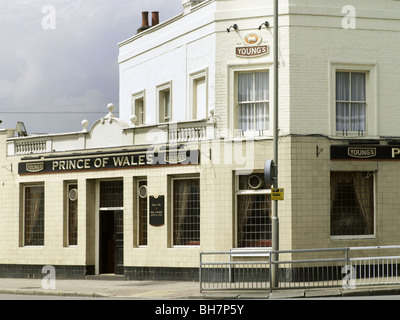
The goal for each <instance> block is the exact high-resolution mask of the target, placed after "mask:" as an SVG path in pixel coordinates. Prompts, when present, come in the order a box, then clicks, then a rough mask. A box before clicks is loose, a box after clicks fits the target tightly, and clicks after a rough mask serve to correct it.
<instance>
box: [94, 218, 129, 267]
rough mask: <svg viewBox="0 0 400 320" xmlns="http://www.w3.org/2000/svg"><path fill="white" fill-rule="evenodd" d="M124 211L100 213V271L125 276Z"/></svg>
mask: <svg viewBox="0 0 400 320" xmlns="http://www.w3.org/2000/svg"><path fill="white" fill-rule="evenodd" d="M123 229H124V228H123V211H122V210H101V211H100V239H99V252H100V254H99V271H100V273H101V274H104V273H115V274H123V272H124V256H123V253H124V234H123Z"/></svg>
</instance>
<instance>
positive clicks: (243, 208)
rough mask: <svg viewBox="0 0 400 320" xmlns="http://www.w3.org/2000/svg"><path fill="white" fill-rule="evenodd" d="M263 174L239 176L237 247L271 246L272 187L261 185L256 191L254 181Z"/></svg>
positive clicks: (261, 178)
mask: <svg viewBox="0 0 400 320" xmlns="http://www.w3.org/2000/svg"><path fill="white" fill-rule="evenodd" d="M255 176H258V178H259V179H260V181H262V180H263V177H262V176H263V174H251V175H239V176H238V183H239V185H238V190H237V191H236V208H237V209H236V210H237V246H238V247H239V248H259V247H270V246H271V239H272V237H271V232H272V231H271V223H272V222H271V193H268V192H267V191H268V190H267V188H270V186H264V185H260V186H259V188H257V189H254V184H252V183H251V179H253V180H254V178H255Z"/></svg>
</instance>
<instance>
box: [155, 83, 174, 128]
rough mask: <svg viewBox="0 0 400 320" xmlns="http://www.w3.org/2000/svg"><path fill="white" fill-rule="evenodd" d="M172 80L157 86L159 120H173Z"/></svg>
mask: <svg viewBox="0 0 400 320" xmlns="http://www.w3.org/2000/svg"><path fill="white" fill-rule="evenodd" d="M171 87H172V86H171V82H168V83H166V84H164V85H161V86H158V87H157V100H158V101H157V103H158V122H159V123H163V122H170V121H171V90H172V89H171Z"/></svg>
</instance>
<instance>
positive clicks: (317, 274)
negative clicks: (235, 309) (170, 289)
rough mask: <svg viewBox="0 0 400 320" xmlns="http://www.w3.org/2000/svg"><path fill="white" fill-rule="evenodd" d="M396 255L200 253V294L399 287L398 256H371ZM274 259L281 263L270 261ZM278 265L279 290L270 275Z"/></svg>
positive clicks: (364, 251)
mask: <svg viewBox="0 0 400 320" xmlns="http://www.w3.org/2000/svg"><path fill="white" fill-rule="evenodd" d="M398 249H400V246H379V247H345V248H323V249H300V250H277V251H274V250H267V249H266V250H259V251H255V250H251V251H249V250H242V251H237V250H231V251H224V252H202V253H200V271H199V272H200V274H199V279H200V291H201V292H203V291H212V290H266V289H270V290H271V291H272V290H273V289H284V288H315V287H339V286H342V287H344V288H354V287H356V286H367V285H386V284H398V283H400V256H398V255H390V254H389V255H373V256H371V252H372V251H379V252H380V251H382V250H393V251H396V250H397V251H398ZM357 252H359V253H361V254H358V255H357ZM272 253H277V254H278V255H279V257H280V260H278V261H272V259H270V257H271V254H272ZM350 255H351V256H350ZM353 255H354V256H353ZM286 257H288V258H286ZM281 258H282V259H281ZM285 258H286V259H285ZM274 264H275V265H277V266H278V268H277V269H278V271H277V283H275V285H274V284H273V276H272V274H271V270H272V269H273V268H272V265H274Z"/></svg>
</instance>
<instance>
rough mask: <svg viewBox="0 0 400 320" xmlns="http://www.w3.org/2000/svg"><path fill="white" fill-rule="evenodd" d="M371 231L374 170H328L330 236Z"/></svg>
mask: <svg viewBox="0 0 400 320" xmlns="http://www.w3.org/2000/svg"><path fill="white" fill-rule="evenodd" d="M373 234H374V174H373V173H371V172H331V236H365V235H373Z"/></svg>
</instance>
